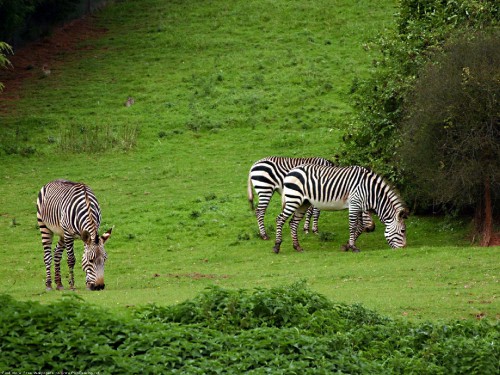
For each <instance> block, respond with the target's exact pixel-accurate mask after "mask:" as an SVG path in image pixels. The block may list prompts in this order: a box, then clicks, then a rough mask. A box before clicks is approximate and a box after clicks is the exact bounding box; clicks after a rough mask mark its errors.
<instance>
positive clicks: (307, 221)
mask: <svg viewBox="0 0 500 375" xmlns="http://www.w3.org/2000/svg"><path fill="white" fill-rule="evenodd" d="M311 216H313V206H310V207H309V209H308V210H307V212H306V218H305V221H304V232H305V234H309V228H310V226H311ZM313 228H314V224H313ZM313 231H314V229H313Z"/></svg>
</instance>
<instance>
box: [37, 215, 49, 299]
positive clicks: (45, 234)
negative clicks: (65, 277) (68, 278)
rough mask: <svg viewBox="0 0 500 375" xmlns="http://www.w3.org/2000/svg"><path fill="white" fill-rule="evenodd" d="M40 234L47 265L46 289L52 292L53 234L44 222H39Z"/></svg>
mask: <svg viewBox="0 0 500 375" xmlns="http://www.w3.org/2000/svg"><path fill="white" fill-rule="evenodd" d="M38 223H39V224H38V225H39V226H40V233H41V234H42V245H43V262H44V263H45V274H46V278H45V289H46V290H52V273H51V267H52V232H51V231H49V229H48V228H47V227H46V226H45V224H44V223H43V222H41V221H40V220H39V221H38Z"/></svg>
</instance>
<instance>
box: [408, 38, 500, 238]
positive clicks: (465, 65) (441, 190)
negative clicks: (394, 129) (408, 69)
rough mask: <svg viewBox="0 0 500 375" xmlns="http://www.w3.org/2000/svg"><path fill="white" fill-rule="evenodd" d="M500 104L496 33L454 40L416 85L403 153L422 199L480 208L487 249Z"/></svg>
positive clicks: (498, 182)
mask: <svg viewBox="0 0 500 375" xmlns="http://www.w3.org/2000/svg"><path fill="white" fill-rule="evenodd" d="M499 98H500V34H499V32H498V30H497V31H496V32H494V33H490V34H489V35H484V34H482V35H476V36H475V37H474V38H471V37H470V35H469V36H467V37H466V36H462V37H460V38H459V39H458V40H456V41H454V42H450V43H449V44H448V45H446V46H445V48H444V51H443V52H440V53H439V54H438V55H437V56H436V57H435V58H434V59H433V62H432V63H429V64H428V65H426V67H425V68H424V69H423V71H422V73H421V74H420V75H419V78H418V79H417V80H416V83H415V86H414V89H413V93H412V95H410V96H409V99H408V100H407V103H406V109H407V114H408V117H407V120H406V121H405V122H404V123H403V142H402V145H403V146H402V147H400V150H399V151H400V155H401V158H402V161H403V165H404V166H405V168H408V172H409V173H411V180H413V184H414V186H415V187H416V189H415V191H416V192H417V194H416V195H417V196H419V197H420V198H421V199H426V198H427V199H431V200H432V201H433V202H435V203H439V204H445V205H448V206H451V207H456V208H459V209H462V208H464V207H468V206H469V207H474V208H475V213H476V215H475V217H476V229H477V231H478V232H479V233H480V234H481V244H482V245H485V246H488V245H489V244H490V241H491V235H492V228H493V227H492V224H493V220H492V218H493V202H494V201H495V200H496V201H497V202H499V201H500V123H499V118H500V106H499V102H498V100H499ZM497 209H498V207H497Z"/></svg>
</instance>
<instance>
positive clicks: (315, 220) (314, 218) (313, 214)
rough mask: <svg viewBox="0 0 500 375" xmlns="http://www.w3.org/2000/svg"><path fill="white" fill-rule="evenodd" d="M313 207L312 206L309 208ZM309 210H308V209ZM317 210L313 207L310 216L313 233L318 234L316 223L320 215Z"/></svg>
mask: <svg viewBox="0 0 500 375" xmlns="http://www.w3.org/2000/svg"><path fill="white" fill-rule="evenodd" d="M311 207H313V206H311ZM309 209H310V208H309ZM308 212H309V210H308ZM320 212H321V211H320V210H319V208H316V207H313V210H312V216H313V233H314V234H318V221H319V214H320Z"/></svg>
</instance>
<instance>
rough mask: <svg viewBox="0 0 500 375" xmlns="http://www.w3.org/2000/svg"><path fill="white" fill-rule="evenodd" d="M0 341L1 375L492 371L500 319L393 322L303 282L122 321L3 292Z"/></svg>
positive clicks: (71, 300)
mask: <svg viewBox="0 0 500 375" xmlns="http://www.w3.org/2000/svg"><path fill="white" fill-rule="evenodd" d="M0 334H1V335H2V340H1V341H0V372H3V371H17V372H21V371H46V372H49V371H50V372H71V371H88V372H101V373H107V374H115V373H116V374H123V373H141V374H157V373H166V372H168V373H183V374H220V373H225V374H240V373H253V374H263V373H290V374H293V373H297V374H299V373H300V374H328V373H333V372H339V373H355V374H387V373H426V374H443V373H447V374H486V373H495V372H496V370H498V368H497V366H498V361H499V359H500V353H499V349H498V345H497V343H498V341H499V339H500V330H499V327H498V323H496V324H491V323H488V322H485V321H479V322H474V321H463V322H452V323H449V324H446V325H445V324H432V323H423V324H412V323H408V322H399V321H393V320H390V319H387V318H384V317H381V316H379V315H378V314H376V313H375V312H372V311H369V310H366V309H364V308H363V307H361V306H358V305H354V306H347V305H343V304H335V303H332V302H330V301H328V300H326V299H325V298H324V297H323V296H321V295H318V294H316V293H313V292H311V291H309V290H308V289H307V288H305V287H304V284H303V283H297V284H293V285H291V286H287V287H279V288H273V289H269V290H263V289H257V290H255V291H253V292H249V291H246V290H236V291H229V290H224V289H221V288H217V287H213V288H210V289H208V290H207V291H206V292H205V293H202V294H200V295H199V296H198V297H196V298H195V299H193V300H191V301H187V302H184V303H181V304H179V305H176V306H169V307H160V306H156V305H149V306H146V307H141V308H137V309H136V310H135V312H134V318H120V319H119V318H117V317H115V316H113V315H111V314H109V312H107V311H105V310H102V309H98V308H96V307H93V306H89V305H87V304H85V303H84V302H83V301H82V300H80V299H79V298H78V297H77V296H76V295H73V294H70V295H63V298H62V299H61V301H60V302H58V303H55V304H52V305H41V304H39V303H34V302H19V301H15V300H13V299H12V298H11V297H9V296H5V295H4V296H0Z"/></svg>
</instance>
